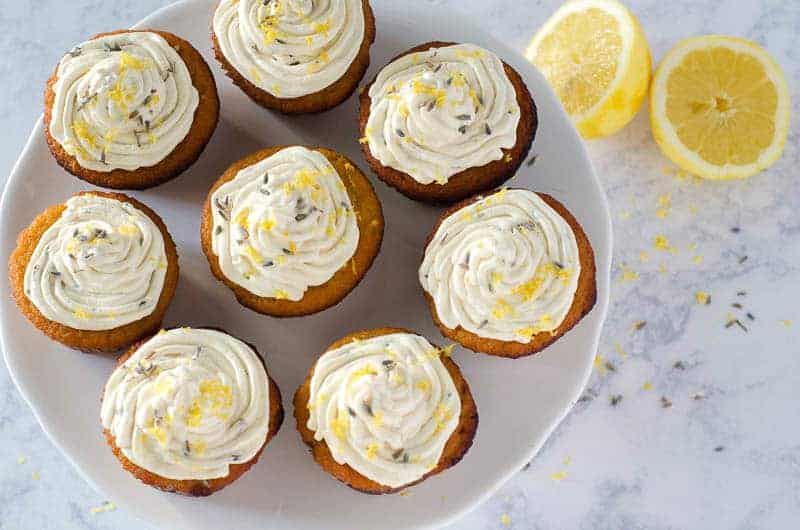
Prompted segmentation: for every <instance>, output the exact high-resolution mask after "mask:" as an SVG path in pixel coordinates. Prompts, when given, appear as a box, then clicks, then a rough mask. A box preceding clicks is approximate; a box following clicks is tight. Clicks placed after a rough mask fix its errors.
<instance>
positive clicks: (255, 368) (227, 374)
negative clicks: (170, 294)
mask: <svg viewBox="0 0 800 530" xmlns="http://www.w3.org/2000/svg"><path fill="white" fill-rule="evenodd" d="M270 399H275V396H270V395H269V382H268V379H267V374H266V371H265V370H264V367H263V366H262V364H261V360H260V359H259V358H258V356H257V355H256V353H255V352H254V351H253V350H252V348H250V347H249V346H248V345H247V344H245V343H244V342H242V341H240V340H239V339H236V338H234V337H231V336H230V335H228V334H226V333H222V332H220V331H215V330H210V329H191V328H181V329H173V330H170V331H162V332H160V333H159V334H158V335H156V336H155V337H153V338H151V339H150V340H148V341H147V342H145V343H144V344H143V345H141V346H140V347H139V349H137V350H136V352H134V354H133V355H131V356H130V358H129V359H127V360H126V361H125V362H124V363H123V364H122V365H120V366H119V367H117V369H116V370H114V373H112V374H111V377H110V378H109V380H108V382H107V383H106V386H105V392H104V394H103V406H102V410H101V419H102V422H103V428H104V429H107V430H108V431H109V432H110V433H111V435H112V436H113V437H114V443H115V444H116V445H117V447H119V448H120V450H121V451H122V454H124V455H125V457H126V458H127V459H128V460H130V461H131V462H133V463H134V464H136V465H137V466H139V467H141V468H143V469H146V470H147V471H150V472H152V473H155V474H156V475H159V476H161V477H165V478H169V479H175V480H189V479H197V480H201V479H212V478H219V477H225V476H227V475H228V473H229V472H230V469H229V466H230V464H232V463H236V462H247V461H248V460H250V459H251V458H253V457H254V456H255V455H256V453H258V451H259V449H261V446H263V445H264V442H265V441H266V439H267V433H268V431H269V419H270V414H269V410H270Z"/></svg>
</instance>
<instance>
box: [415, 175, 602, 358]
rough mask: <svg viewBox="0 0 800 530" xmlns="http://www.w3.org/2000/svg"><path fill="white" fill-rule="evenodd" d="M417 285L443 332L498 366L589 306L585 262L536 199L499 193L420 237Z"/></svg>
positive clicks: (572, 232)
mask: <svg viewBox="0 0 800 530" xmlns="http://www.w3.org/2000/svg"><path fill="white" fill-rule="evenodd" d="M419 281H420V284H422V288H423V289H424V291H425V297H426V298H427V300H428V305H429V306H430V310H431V313H432V314H433V319H434V321H435V322H436V325H437V326H439V329H440V330H441V331H442V333H443V334H444V335H445V336H446V337H449V338H451V339H453V340H455V341H458V342H459V343H461V344H462V345H463V346H465V347H467V348H469V349H471V350H474V351H480V352H485V353H489V354H492V355H499V356H502V357H522V356H524V355H530V354H532V353H535V352H537V351H540V350H541V349H543V348H545V347H546V346H548V345H549V344H551V343H553V342H554V341H556V340H557V339H558V338H559V337H561V336H562V335H563V334H564V333H566V332H567V331H569V330H570V329H571V328H572V327H573V326H575V325H576V324H577V323H578V321H579V320H580V319H581V318H583V316H584V315H586V313H588V312H589V310H590V309H591V308H592V307H593V306H594V302H595V298H596V286H595V264H594V253H593V251H592V247H591V245H590V244H589V240H588V238H587V237H586V234H585V233H584V232H583V229H582V228H581V226H580V224H578V221H577V220H575V218H574V217H573V216H572V215H571V214H570V213H569V211H568V210H567V209H566V208H565V207H564V206H563V205H562V204H561V203H559V202H558V201H556V200H555V199H553V198H552V197H550V196H549V195H545V194H543V193H534V192H532V191H528V190H522V189H509V190H501V191H499V192H497V193H494V194H492V195H489V196H488V197H474V198H471V199H468V200H466V201H464V202H462V203H459V204H457V205H455V206H454V207H452V208H450V209H449V210H447V211H446V212H444V214H443V215H442V217H441V218H440V219H439V222H438V224H437V225H436V227H435V228H434V229H433V232H432V233H431V234H430V236H429V237H428V243H427V246H426V247H425V254H424V257H423V260H422V265H421V266H420V269H419Z"/></svg>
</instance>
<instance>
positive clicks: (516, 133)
mask: <svg viewBox="0 0 800 530" xmlns="http://www.w3.org/2000/svg"><path fill="white" fill-rule="evenodd" d="M359 123H360V128H361V140H360V142H361V144H362V145H361V147H362V150H363V152H364V156H365V157H366V159H367V162H368V163H369V165H370V167H372V169H373V171H375V173H377V175H378V176H379V177H380V178H381V180H383V181H384V182H386V183H387V184H389V185H390V186H392V187H394V188H396V189H397V190H398V191H399V192H401V193H403V194H405V195H407V196H408V197H410V198H412V199H416V200H419V201H425V202H435V203H448V202H454V201H457V200H460V199H463V198H465V197H469V196H470V195H473V194H474V193H477V192H481V191H485V190H489V189H492V188H494V187H496V186H498V185H500V184H502V183H503V182H505V181H506V180H508V179H509V178H511V177H512V176H513V175H514V173H515V172H516V171H517V168H519V166H520V164H521V163H522V162H523V161H524V160H525V157H526V156H527V153H528V150H529V149H530V146H531V143H532V142H533V137H534V135H535V133H536V126H537V118H536V106H535V105H534V103H533V100H532V99H531V95H530V93H529V92H528V89H527V88H526V86H525V83H524V82H523V81H522V78H521V77H520V76H519V74H518V73H517V72H516V71H515V70H514V69H513V68H511V67H510V66H509V65H508V64H505V63H503V62H502V61H501V60H500V59H499V58H498V57H497V56H496V55H495V54H494V53H492V52H490V51H488V50H485V49H483V48H480V47H478V46H475V45H472V44H450V43H446V42H429V43H427V44H421V45H420V46H417V47H416V48H412V49H411V50H409V51H407V52H405V53H404V54H402V55H400V56H399V57H397V58H395V59H393V60H392V61H391V62H390V63H389V64H388V65H386V66H385V67H384V68H383V70H381V71H380V73H379V74H378V76H377V77H376V78H375V79H374V80H373V81H372V82H371V83H370V84H369V85H368V87H367V89H366V90H365V91H364V92H362V94H361V109H360V113H359Z"/></svg>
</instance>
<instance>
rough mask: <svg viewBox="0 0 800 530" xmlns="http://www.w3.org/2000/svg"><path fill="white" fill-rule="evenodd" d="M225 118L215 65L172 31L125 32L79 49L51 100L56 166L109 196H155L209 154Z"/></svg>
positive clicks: (58, 75)
mask: <svg viewBox="0 0 800 530" xmlns="http://www.w3.org/2000/svg"><path fill="white" fill-rule="evenodd" d="M218 117H219V99H218V98H217V87H216V85H215V83H214V77H213V76H212V75H211V71H210V70H209V68H208V65H207V64H206V63H205V61H204V60H203V57H202V56H201V55H200V54H199V53H198V52H197V50H195V49H194V48H193V47H192V45H191V44H189V43H188V42H186V41H185V40H183V39H181V38H179V37H177V36H175V35H173V34H171V33H167V32H165V31H152V30H141V31H134V30H120V31H115V32H112V33H102V34H100V35H98V36H96V37H94V38H93V39H91V40H89V41H86V42H84V43H81V44H79V45H78V46H76V47H75V48H73V49H72V50H71V51H70V52H69V53H67V54H66V55H64V57H63V58H62V59H61V61H60V62H59V64H58V66H57V67H56V71H55V73H54V74H53V76H52V77H51V78H50V80H49V81H48V83H47V90H46V92H45V113H44V121H45V135H46V137H47V144H48V146H49V147H50V151H51V152H52V153H53V156H54V157H55V158H56V161H57V162H58V163H59V164H60V165H61V166H62V167H63V168H64V169H66V170H67V171H69V172H70V173H72V174H73V175H75V176H77V177H79V178H81V179H83V180H85V181H87V182H90V183H92V184H95V185H97V186H102V187H106V188H115V189H143V188H149V187H151V186H155V185H157V184H161V183H162V182H165V181H167V180H169V179H171V178H173V177H175V176H177V175H179V174H180V173H182V172H183V171H184V170H185V169H186V168H188V167H189V166H190V165H192V163H194V162H195V160H197V158H198V157H199V156H200V154H201V153H202V152H203V149H204V148H205V146H206V144H207V143H208V141H209V140H210V139H211V135H212V134H213V132H214V129H215V128H216V125H217V119H218Z"/></svg>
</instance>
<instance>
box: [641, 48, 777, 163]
mask: <svg viewBox="0 0 800 530" xmlns="http://www.w3.org/2000/svg"><path fill="white" fill-rule="evenodd" d="M789 108H790V96H789V88H788V86H787V84H786V78H785V77H784V75H783V72H782V71H781V68H780V66H778V64H777V63H776V62H775V61H774V60H773V59H772V57H770V56H769V54H768V53H767V52H766V50H764V49H763V48H761V47H760V46H759V45H757V44H755V43H753V42H750V41H747V40H744V39H740V38H737V37H729V36H724V35H707V36H702V37H693V38H689V39H686V40H683V41H681V42H679V43H678V44H677V45H676V46H675V47H674V48H673V49H672V50H670V52H669V53H668V54H667V55H666V57H665V58H664V59H663V60H662V62H661V64H660V65H659V67H658V70H657V71H656V74H655V76H654V78H653V86H652V90H651V93H650V122H651V126H652V129H653V136H654V137H655V140H656V143H658V146H659V147H660V148H661V151H663V153H664V154H665V155H666V156H667V157H668V158H669V159H670V160H672V161H673V162H674V163H675V164H676V165H678V166H679V167H681V168H682V169H684V170H686V171H688V172H689V173H692V174H694V175H697V176H699V177H703V178H707V179H734V178H746V177H749V176H751V175H753V174H755V173H758V172H759V171H762V170H763V169H765V168H767V167H769V166H770V165H772V164H773V163H775V161H777V160H778V159H779V158H780V156H781V154H782V152H783V147H784V145H785V143H786V136H787V134H788V130H789Z"/></svg>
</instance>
